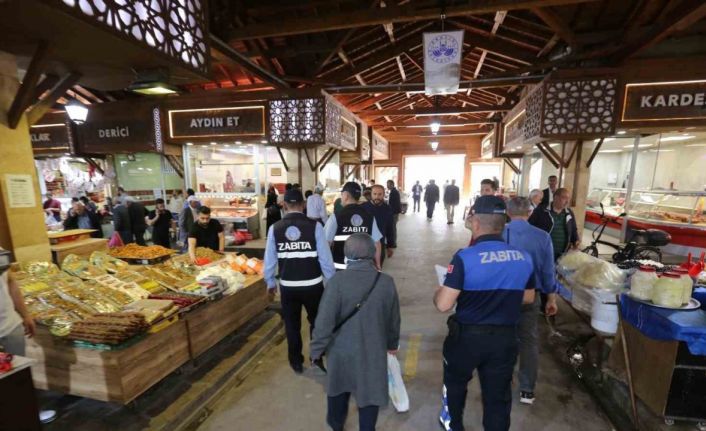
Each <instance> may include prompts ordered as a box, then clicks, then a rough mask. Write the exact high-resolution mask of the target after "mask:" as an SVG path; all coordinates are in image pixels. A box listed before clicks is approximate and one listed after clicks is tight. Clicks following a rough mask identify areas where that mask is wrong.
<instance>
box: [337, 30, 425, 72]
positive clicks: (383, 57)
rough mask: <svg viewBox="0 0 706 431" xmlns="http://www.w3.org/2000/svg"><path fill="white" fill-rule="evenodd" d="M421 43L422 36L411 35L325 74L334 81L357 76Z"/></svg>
mask: <svg viewBox="0 0 706 431" xmlns="http://www.w3.org/2000/svg"><path fill="white" fill-rule="evenodd" d="M421 44H422V40H421V38H418V37H409V38H407V39H405V40H403V41H398V43H397V44H395V45H389V46H388V47H387V48H383V49H381V50H380V51H377V52H375V53H373V54H372V55H370V56H368V57H366V58H365V59H363V60H362V61H359V62H357V63H356V64H355V66H352V67H344V68H343V69H338V70H336V71H335V72H334V73H332V74H323V76H324V77H326V79H330V80H332V81H334V82H340V81H343V80H345V79H347V78H350V77H351V76H355V75H357V74H359V73H363V72H366V71H368V70H370V69H372V68H374V67H378V66H380V64H381V63H384V62H387V61H390V60H392V59H394V58H395V57H397V56H399V55H402V54H404V53H405V52H407V51H409V50H411V49H412V48H415V47H417V46H419V45H421Z"/></svg>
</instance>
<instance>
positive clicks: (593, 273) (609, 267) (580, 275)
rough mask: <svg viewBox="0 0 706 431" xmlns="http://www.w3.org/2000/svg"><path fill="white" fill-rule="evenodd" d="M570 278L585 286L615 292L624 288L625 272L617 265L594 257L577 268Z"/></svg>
mask: <svg viewBox="0 0 706 431" xmlns="http://www.w3.org/2000/svg"><path fill="white" fill-rule="evenodd" d="M571 279H572V281H573V282H575V283H578V284H581V285H583V286H586V287H590V288H594V289H603V290H608V291H611V292H616V293H617V292H619V291H621V290H623V289H624V288H625V279H626V274H625V273H624V272H623V271H621V270H620V269H619V268H618V267H617V266H615V265H613V264H611V263H608V262H606V261H603V260H599V259H596V260H595V261H594V262H591V263H588V264H585V265H583V266H581V267H580V268H579V269H577V270H576V272H575V273H574V274H573V275H572V276H571Z"/></svg>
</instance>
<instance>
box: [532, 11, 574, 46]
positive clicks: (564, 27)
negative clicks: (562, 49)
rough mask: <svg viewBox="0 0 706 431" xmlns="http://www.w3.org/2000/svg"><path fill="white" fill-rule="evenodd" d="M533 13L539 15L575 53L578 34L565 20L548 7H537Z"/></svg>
mask: <svg viewBox="0 0 706 431" xmlns="http://www.w3.org/2000/svg"><path fill="white" fill-rule="evenodd" d="M532 12H533V13H534V14H535V15H537V16H538V17H539V18H540V19H541V20H542V21H544V23H545V24H547V25H548V26H549V28H551V29H552V30H554V32H555V33H556V34H557V35H558V36H559V37H560V38H562V39H563V40H564V42H566V43H567V44H568V45H569V46H570V47H571V49H572V50H573V51H576V49H577V48H578V42H577V40H576V34H575V33H574V31H573V30H572V29H571V27H569V25H568V24H567V23H566V22H564V20H563V19H562V18H561V16H559V14H557V13H556V12H555V11H553V10H552V9H551V8H548V7H544V8H541V7H536V8H533V9H532Z"/></svg>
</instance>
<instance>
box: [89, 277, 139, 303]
mask: <svg viewBox="0 0 706 431" xmlns="http://www.w3.org/2000/svg"><path fill="white" fill-rule="evenodd" d="M85 288H86V289H87V290H89V291H91V292H95V293H96V294H98V295H100V296H101V297H103V298H107V299H109V300H110V301H111V302H113V303H115V304H117V305H118V306H121V307H123V306H125V305H128V304H130V303H131V302H133V301H134V300H133V299H132V297H131V296H130V295H128V294H127V293H125V292H122V291H120V290H118V289H111V288H110V287H105V286H103V285H101V284H100V283H98V282H97V281H93V280H89V281H87V282H86V283H85Z"/></svg>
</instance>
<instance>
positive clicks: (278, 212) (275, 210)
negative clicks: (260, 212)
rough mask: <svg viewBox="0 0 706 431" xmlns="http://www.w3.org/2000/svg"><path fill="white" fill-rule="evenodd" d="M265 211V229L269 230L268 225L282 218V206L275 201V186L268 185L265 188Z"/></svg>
mask: <svg viewBox="0 0 706 431" xmlns="http://www.w3.org/2000/svg"><path fill="white" fill-rule="evenodd" d="M265 212H266V221H267V230H266V231H265V232H269V231H270V226H272V225H273V224H275V223H277V222H278V221H280V220H282V207H280V205H279V203H277V190H276V189H275V186H270V188H269V189H268V190H267V201H266V202H265Z"/></svg>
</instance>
